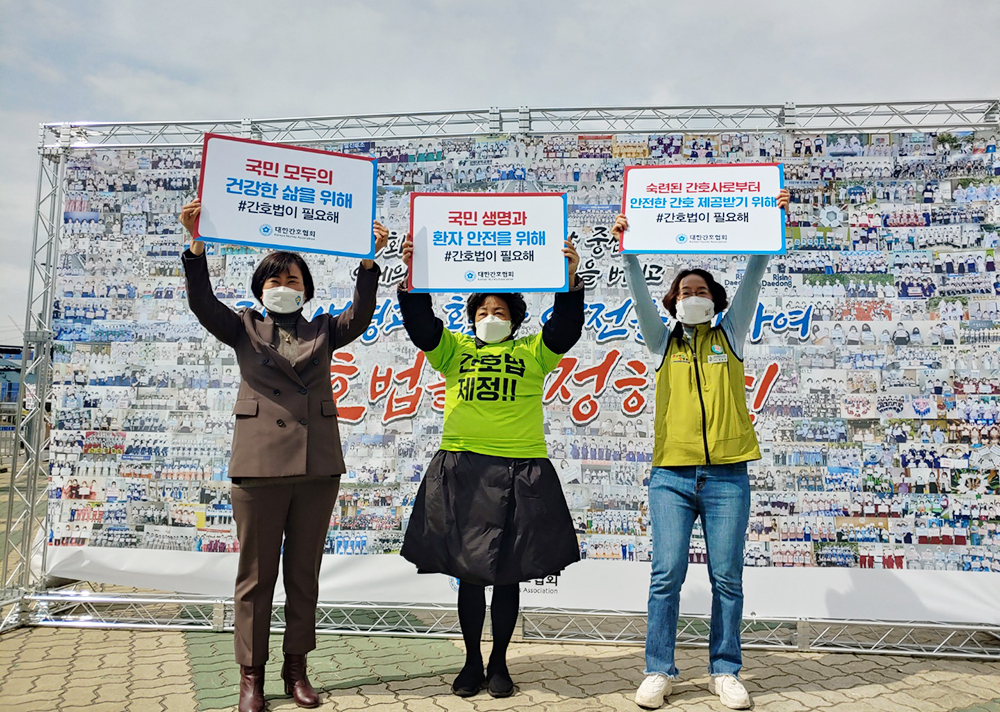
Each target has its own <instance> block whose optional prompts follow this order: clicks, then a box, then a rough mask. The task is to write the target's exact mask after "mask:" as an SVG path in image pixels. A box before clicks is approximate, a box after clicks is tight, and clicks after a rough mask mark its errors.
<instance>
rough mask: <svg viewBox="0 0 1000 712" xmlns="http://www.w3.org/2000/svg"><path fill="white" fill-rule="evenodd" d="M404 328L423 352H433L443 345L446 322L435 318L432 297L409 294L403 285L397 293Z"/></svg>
mask: <svg viewBox="0 0 1000 712" xmlns="http://www.w3.org/2000/svg"><path fill="white" fill-rule="evenodd" d="M396 298H397V299H398V300H399V313H400V314H401V315H402V316H403V328H404V329H406V335H407V336H409V337H410V341H412V342H413V345H414V346H416V347H417V348H418V349H420V350H421V351H433V350H434V349H436V348H437V346H438V344H440V343H441V334H442V333H444V322H443V321H441V320H440V319H439V318H437V317H436V316H434V306H433V304H432V303H431V295H430V294H423V293H417V292H407V291H406V290H405V289H404V288H403V287H402V285H401V286H400V289H399V290H398V291H397V292H396Z"/></svg>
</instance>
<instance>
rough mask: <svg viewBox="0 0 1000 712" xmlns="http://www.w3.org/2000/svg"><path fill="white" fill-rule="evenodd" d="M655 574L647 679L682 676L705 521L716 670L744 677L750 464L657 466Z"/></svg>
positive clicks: (652, 497) (652, 510)
mask: <svg viewBox="0 0 1000 712" xmlns="http://www.w3.org/2000/svg"><path fill="white" fill-rule="evenodd" d="M649 516H650V520H651V523H652V529H653V573H652V576H651V578H650V583H649V609H648V610H649V614H648V615H649V620H648V624H647V628H646V674H647V675H651V674H654V673H659V674H660V675H667V676H669V677H677V674H678V673H677V666H676V665H675V664H674V647H675V645H676V643H677V615H678V613H679V608H680V597H681V584H683V583H684V577H685V576H686V575H687V566H688V547H689V545H690V542H691V528H692V527H693V526H694V521H695V519H696V518H698V517H699V516H700V517H701V524H702V528H703V529H704V531H705V546H706V550H707V553H708V577H709V579H710V580H711V582H712V624H711V630H710V633H709V643H708V660H709V664H708V672H709V674H711V675H736V674H738V673H739V671H740V668H741V667H742V666H743V656H742V653H741V651H740V625H741V623H742V620H743V541H744V539H745V538H746V529H747V521H748V520H749V518H750V480H749V478H748V476H747V465H746V463H745V462H740V463H736V464H733V465H697V466H688V467H669V468H668V467H654V468H653V471H652V473H651V474H650V479H649Z"/></svg>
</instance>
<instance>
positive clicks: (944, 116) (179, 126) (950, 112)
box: [42, 99, 1000, 149]
mask: <svg viewBox="0 0 1000 712" xmlns="http://www.w3.org/2000/svg"><path fill="white" fill-rule="evenodd" d="M42 128H43V145H45V146H50V147H53V148H56V147H59V146H60V145H61V143H60V141H64V140H65V137H66V135H67V133H68V134H69V136H70V139H69V140H70V146H71V147H72V148H97V147H105V148H112V147H115V148H126V149H127V148H148V147H155V146H172V147H195V146H200V145H201V141H202V134H204V133H206V132H214V133H220V134H228V135H232V136H243V137H248V138H256V139H260V140H264V141H272V142H276V143H296V144H322V143H334V142H338V141H377V140H392V139H419V138H433V137H438V138H447V137H460V136H491V135H497V134H529V133H530V134H580V133H583V134H588V133H589V134H612V133H626V134H648V133H684V132H694V133H706V134H712V133H725V132H728V131H764V132H767V131H786V132H804V133H824V132H862V133H885V132H890V131H928V132H933V131H970V130H976V129H982V130H994V131H995V130H998V129H1000V100H998V99H975V100H969V99H966V100H958V101H930V102H926V101H907V102H873V103H868V102H861V103H842V104H796V103H794V102H786V103H784V104H763V105H724V106H663V107H605V108H600V107H598V108H531V107H527V106H522V107H517V108H500V107H492V108H489V109H474V110H470V111H440V112H418V113H413V114H368V115H354V116H315V117H306V118H272V119H239V120H228V121H177V122H159V121H145V122H138V123H130V124H120V123H97V122H71V123H52V124H44V125H43V127H42Z"/></svg>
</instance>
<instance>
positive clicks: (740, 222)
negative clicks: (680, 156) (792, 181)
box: [621, 163, 785, 255]
mask: <svg viewBox="0 0 1000 712" xmlns="http://www.w3.org/2000/svg"><path fill="white" fill-rule="evenodd" d="M782 176H783V174H782V166H781V165H780V164H771V163H769V164H763V163H748V164H737V165H721V164H720V165H707V166H706V165H676V166H629V167H627V168H626V169H625V188H624V192H623V199H622V212H624V213H625V217H627V218H628V222H629V229H628V230H627V231H626V232H625V234H624V236H623V237H622V242H621V250H622V252H630V253H648V252H656V253H670V252H723V253H729V254H773V255H781V254H784V253H785V216H784V211H783V210H781V209H780V208H778V203H777V197H778V193H779V192H780V191H781V188H782V186H783V178H782Z"/></svg>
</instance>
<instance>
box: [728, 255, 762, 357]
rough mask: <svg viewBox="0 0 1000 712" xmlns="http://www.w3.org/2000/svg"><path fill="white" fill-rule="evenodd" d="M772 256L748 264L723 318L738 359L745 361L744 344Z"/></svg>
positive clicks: (757, 257) (752, 258)
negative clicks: (762, 281) (768, 262)
mask: <svg viewBox="0 0 1000 712" xmlns="http://www.w3.org/2000/svg"><path fill="white" fill-rule="evenodd" d="M768 259H770V255H754V256H753V257H751V258H750V261H749V262H748V263H747V268H746V271H745V272H744V273H743V281H741V282H740V286H739V288H738V289H737V290H736V294H735V295H734V296H733V299H732V301H730V302H729V311H727V312H726V315H725V316H724V317H722V324H721V326H722V330H723V331H724V332H726V338H727V339H729V345H730V347H732V349H733V351H734V352H735V354H736V356H737V358H739V359H740V360H741V361H742V360H743V342H744V341H746V338H747V332H749V331H750V325H751V324H752V323H753V315H754V313H755V312H756V311H757V298H758V296H760V283H761V280H763V279H764V272H765V271H767V261H768Z"/></svg>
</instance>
